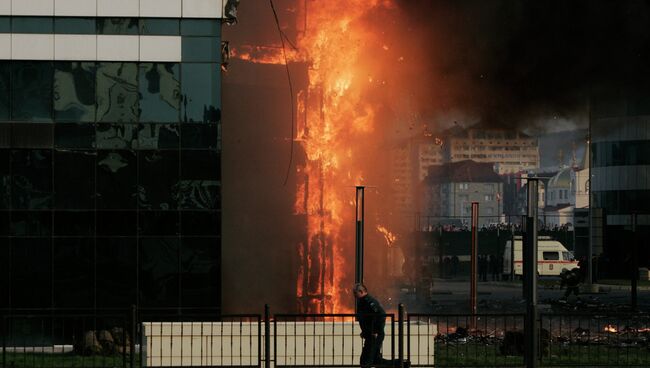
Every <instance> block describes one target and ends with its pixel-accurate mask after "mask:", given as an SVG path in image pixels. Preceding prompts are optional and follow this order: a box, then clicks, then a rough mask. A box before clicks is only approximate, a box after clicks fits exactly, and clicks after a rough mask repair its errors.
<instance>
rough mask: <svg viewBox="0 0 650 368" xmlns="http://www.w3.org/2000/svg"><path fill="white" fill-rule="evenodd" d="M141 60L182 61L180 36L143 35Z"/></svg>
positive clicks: (141, 39) (141, 38)
mask: <svg viewBox="0 0 650 368" xmlns="http://www.w3.org/2000/svg"><path fill="white" fill-rule="evenodd" d="M140 60H143V61H144V60H146V61H177V62H180V61H181V37H180V36H141V37H140Z"/></svg>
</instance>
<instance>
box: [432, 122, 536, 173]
mask: <svg viewBox="0 0 650 368" xmlns="http://www.w3.org/2000/svg"><path fill="white" fill-rule="evenodd" d="M444 152H445V162H459V161H464V160H472V161H474V162H483V163H485V162H489V163H493V164H495V168H496V170H497V173H499V174H508V173H516V172H519V171H525V170H530V169H534V168H537V167H539V146H538V142H537V139H536V138H534V137H530V136H528V135H526V134H524V133H522V132H517V131H515V130H509V129H484V128H467V129H464V128H456V129H453V130H452V131H450V132H449V134H448V136H447V138H446V142H445V145H444Z"/></svg>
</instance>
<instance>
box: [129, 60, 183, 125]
mask: <svg viewBox="0 0 650 368" xmlns="http://www.w3.org/2000/svg"><path fill="white" fill-rule="evenodd" d="M139 83H140V121H141V122H160V123H176V122H178V121H179V111H180V105H181V86H180V68H179V66H178V64H172V63H141V64H140V75H139Z"/></svg>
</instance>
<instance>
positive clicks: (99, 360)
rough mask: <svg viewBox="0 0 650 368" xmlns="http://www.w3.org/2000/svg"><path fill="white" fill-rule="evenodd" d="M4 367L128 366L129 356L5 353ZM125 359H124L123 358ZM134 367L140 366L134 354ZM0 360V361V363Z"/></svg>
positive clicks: (109, 367)
mask: <svg viewBox="0 0 650 368" xmlns="http://www.w3.org/2000/svg"><path fill="white" fill-rule="evenodd" d="M4 359H5V367H6V368H14V367H15V368H23V367H98V368H104V367H105V368H111V367H129V366H130V364H131V360H130V359H131V358H130V356H128V355H126V356H123V355H108V356H101V355H100V356H83V355H77V354H75V353H54V354H47V353H6V354H5V357H4ZM125 359H126V360H125ZM135 359H136V367H139V366H140V356H139V355H136V357H135ZM1 364H2V361H0V365H1Z"/></svg>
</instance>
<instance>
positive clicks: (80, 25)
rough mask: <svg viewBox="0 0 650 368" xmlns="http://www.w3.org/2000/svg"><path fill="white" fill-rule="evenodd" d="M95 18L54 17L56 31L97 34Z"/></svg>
mask: <svg viewBox="0 0 650 368" xmlns="http://www.w3.org/2000/svg"><path fill="white" fill-rule="evenodd" d="M96 27H97V26H96V24H95V18H54V32H55V33H67V34H95V32H96V30H97V28H96Z"/></svg>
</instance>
